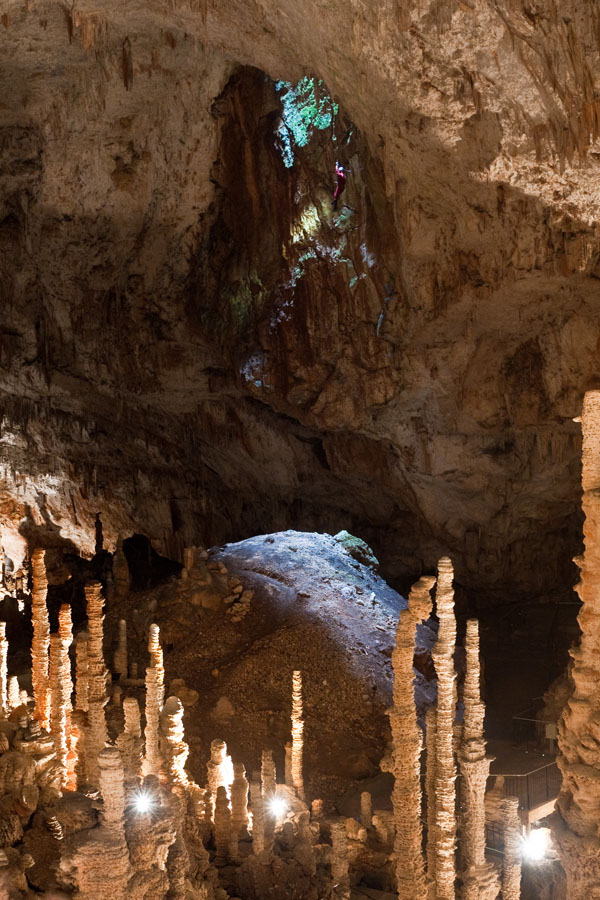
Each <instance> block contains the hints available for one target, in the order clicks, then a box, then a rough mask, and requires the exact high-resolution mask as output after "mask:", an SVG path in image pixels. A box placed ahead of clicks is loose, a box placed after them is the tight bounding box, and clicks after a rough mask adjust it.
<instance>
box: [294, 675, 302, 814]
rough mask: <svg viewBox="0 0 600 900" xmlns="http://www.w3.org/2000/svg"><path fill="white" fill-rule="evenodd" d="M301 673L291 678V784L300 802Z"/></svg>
mask: <svg viewBox="0 0 600 900" xmlns="http://www.w3.org/2000/svg"><path fill="white" fill-rule="evenodd" d="M302 711H303V710H302V672H299V671H294V674H293V676H292V783H293V785H294V788H295V790H296V793H297V794H298V797H299V798H300V800H304V799H305V798H304V780H303V775H302V754H303V747H304V719H303V718H302Z"/></svg>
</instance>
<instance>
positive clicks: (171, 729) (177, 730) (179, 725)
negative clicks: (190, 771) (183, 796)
mask: <svg viewBox="0 0 600 900" xmlns="http://www.w3.org/2000/svg"><path fill="white" fill-rule="evenodd" d="M160 720H161V731H162V735H163V737H162V741H161V747H162V755H163V757H164V760H165V768H166V772H167V778H168V781H169V784H181V785H186V784H188V782H189V779H188V776H187V773H186V771H185V764H186V762H187V758H188V756H189V753H190V748H189V747H188V745H187V744H186V742H185V741H184V737H185V731H184V727H183V704H182V702H181V700H180V699H179V697H169V699H168V700H167V702H166V703H165V705H164V707H163V710H162V713H161V717H160Z"/></svg>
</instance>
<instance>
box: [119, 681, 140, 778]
mask: <svg viewBox="0 0 600 900" xmlns="http://www.w3.org/2000/svg"><path fill="white" fill-rule="evenodd" d="M123 715H124V717H125V723H124V728H123V731H122V732H121V733H120V734H119V735H118V736H117V739H116V742H115V743H116V746H117V747H118V749H119V750H120V752H121V758H122V760H123V768H124V770H125V775H126V776H128V777H136V776H138V775H140V773H141V768H142V757H143V748H144V742H143V740H142V731H141V723H140V706H139V703H138V701H137V700H136V698H135V697H125V699H124V700H123Z"/></svg>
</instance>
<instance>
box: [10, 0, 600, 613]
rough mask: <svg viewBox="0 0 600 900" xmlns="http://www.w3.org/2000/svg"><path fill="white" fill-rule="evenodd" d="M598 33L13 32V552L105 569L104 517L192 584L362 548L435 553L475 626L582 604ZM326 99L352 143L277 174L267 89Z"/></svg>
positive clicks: (318, 17) (24, 8) (445, 12)
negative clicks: (452, 571)
mask: <svg viewBox="0 0 600 900" xmlns="http://www.w3.org/2000/svg"><path fill="white" fill-rule="evenodd" d="M599 23H600V19H599V14H598V12H597V11H596V10H595V9H594V8H593V7H591V6H590V5H586V6H585V7H583V5H582V4H578V3H575V2H574V0H573V2H567V3H560V4H559V3H555V2H553V0H544V2H536V3H531V2H530V0H527V2H521V0H511V2H504V3H503V2H497V3H492V2H484V0H469V2H458V0H456V2H455V0H452V2H443V3H440V2H437V0H435V2H434V0H432V2H421V3H416V2H404V3H397V2H395V0H394V2H385V3H381V4H379V5H378V8H377V12H376V13H375V12H374V11H373V10H372V9H371V8H370V7H367V6H366V5H365V4H363V3H362V2H352V3H346V4H343V5H342V4H339V3H337V2H334V0H332V2H323V0H312V2H307V3H304V4H291V3H288V2H278V3H272V2H270V0H269V2H268V0H257V2H251V3H241V2H240V3H237V2H228V3H227V4H222V3H216V2H215V3H213V2H211V0H200V2H182V3H179V2H176V0H170V2H168V3H160V2H149V3H147V4H145V5H144V8H143V9H137V8H135V9H134V8H131V7H129V6H125V5H123V4H116V3H115V2H114V0H104V2H99V3H95V4H91V3H87V2H82V3H77V4H76V5H75V6H74V7H73V9H72V10H70V11H68V12H66V11H65V9H64V8H63V6H62V5H61V4H58V3H55V2H35V0H29V2H27V3H23V2H18V3H17V2H10V3H8V4H7V6H6V12H5V14H4V15H3V17H2V23H1V25H0V53H1V54H2V59H3V61H4V63H5V65H4V66H3V68H2V71H1V72H0V85H1V88H2V98H3V100H2V113H1V116H0V291H1V297H2V308H3V311H4V316H3V318H2V323H1V331H2V334H1V335H0V390H1V391H2V396H1V398H0V402H1V404H2V417H3V418H2V433H1V436H0V441H1V446H2V452H1V459H0V463H1V471H0V475H1V477H2V482H3V493H2V497H3V500H2V503H1V504H0V521H1V523H2V526H3V535H4V537H3V540H4V541H5V544H7V545H8V544H10V546H11V547H12V548H13V549H11V551H10V552H11V553H13V555H14V556H18V553H19V552H21V551H22V550H23V547H24V543H23V540H22V538H23V537H24V538H26V539H27V541H28V542H29V543H30V544H31V543H32V542H37V541H41V542H46V541H50V540H58V539H59V538H58V537H57V535H59V537H60V539H62V538H67V539H72V540H74V541H75V542H76V543H77V544H78V545H79V546H81V547H82V549H83V550H84V552H89V551H90V550H91V549H92V548H93V520H94V513H95V512H96V510H97V509H101V510H102V513H103V521H104V524H105V534H106V537H107V541H108V543H109V545H110V544H111V543H113V542H114V540H115V539H116V535H117V534H118V533H119V532H122V533H132V532H133V531H143V532H144V533H146V534H148V535H149V536H150V537H151V539H152V540H153V542H154V544H155V546H156V547H157V549H159V550H161V551H162V552H168V553H170V554H171V555H173V556H178V555H180V553H181V548H182V546H183V545H184V544H186V543H192V542H197V541H206V542H213V541H221V540H223V539H225V538H238V537H243V536H245V535H247V534H250V533H252V532H254V531H261V530H263V531H272V530H276V529H278V528H285V527H297V528H301V529H310V528H319V529H328V530H338V528H341V527H348V528H350V530H353V529H354V530H355V531H357V532H358V533H360V534H361V536H363V537H365V538H366V539H368V540H370V541H371V542H372V543H373V545H374V547H375V549H376V551H377V552H378V553H379V555H380V556H381V557H382V559H383V560H384V564H385V571H386V573H387V574H389V575H391V576H395V577H399V576H413V575H417V574H418V573H419V572H420V571H421V569H422V568H430V567H431V566H432V564H433V562H434V560H435V559H436V557H437V556H438V555H440V554H441V553H442V552H443V553H449V554H451V555H452V556H453V558H454V559H455V561H456V570H457V576H458V579H459V581H461V582H462V583H463V584H464V585H466V586H467V587H468V588H469V589H470V590H471V591H472V592H473V594H474V596H475V597H476V598H478V599H479V598H483V597H484V596H488V597H492V596H494V597H501V596H505V595H506V593H507V592H509V593H511V594H513V595H517V596H518V595H531V594H541V595H543V596H545V595H547V594H548V593H549V592H552V591H554V590H556V589H559V590H563V589H568V588H569V586H570V583H571V581H572V579H573V571H572V568H571V567H570V565H569V560H570V557H571V556H572V555H573V553H574V552H575V551H576V550H577V548H578V540H579V538H578V534H579V525H580V522H579V518H578V513H577V510H578V504H579V457H580V438H579V430H578V426H577V425H576V424H575V423H573V422H572V418H573V417H574V416H577V415H578V414H579V410H580V406H581V398H582V394H583V391H584V390H585V389H586V388H587V387H589V385H590V383H591V382H593V380H594V378H595V377H596V374H597V372H596V369H597V356H598V339H599V337H600V331H599V327H598V301H599V298H598V285H599V282H598V274H599V272H600V270H599V269H598V260H599V258H600V244H599V236H598V227H597V225H596V218H597V213H598V193H597V189H596V182H597V179H598V171H597V169H598V158H599V154H600V145H598V143H597V129H598V112H599V107H598V101H597V100H596V91H597V88H596V84H597V80H598V67H599V60H598V46H599V35H600V24H599ZM305 74H315V75H316V76H318V77H319V78H321V79H323V81H324V83H325V85H326V87H327V89H328V91H329V92H330V93H331V94H332V96H333V97H334V98H335V100H336V101H337V102H338V103H339V105H340V111H339V114H338V117H337V123H336V129H337V133H336V135H335V136H336V141H335V142H334V141H333V133H332V131H331V130H330V131H327V129H325V130H323V131H319V132H316V133H315V134H314V136H313V138H312V140H311V141H310V142H309V144H308V145H307V146H306V147H304V148H297V149H296V153H295V162H294V165H293V166H292V167H291V168H286V167H285V165H284V164H283V161H282V158H281V154H280V153H279V151H278V149H277V146H276V141H275V139H274V135H273V130H274V128H275V126H276V123H277V120H278V116H279V114H280V97H279V95H278V92H277V90H276V89H275V86H274V84H273V81H272V80H271V79H273V80H275V79H286V80H289V81H295V80H297V79H299V78H300V77H302V76H303V75H305ZM338 156H341V157H343V159H344V161H346V162H347V163H348V164H349V165H350V168H351V170H352V172H351V175H350V178H349V183H348V188H347V191H346V194H345V195H344V197H345V200H346V206H347V208H346V211H345V212H344V214H343V216H342V217H340V218H335V217H333V215H332V211H331V208H330V206H329V198H330V192H331V183H332V170H333V164H334V162H335V159H336V158H337V157H338ZM307 254H309V255H308V256H307ZM390 284H392V286H393V290H394V293H393V295H392V296H391V299H390V301H389V302H388V303H387V304H384V299H385V297H386V295H389V289H388V288H386V286H389V285H390ZM384 305H385V316H384V318H383V320H382V323H381V326H380V334H379V336H378V335H377V323H378V320H379V316H380V313H381V311H382V309H383V308H384ZM19 547H20V548H21V550H19Z"/></svg>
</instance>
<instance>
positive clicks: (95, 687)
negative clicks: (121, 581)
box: [85, 582, 108, 785]
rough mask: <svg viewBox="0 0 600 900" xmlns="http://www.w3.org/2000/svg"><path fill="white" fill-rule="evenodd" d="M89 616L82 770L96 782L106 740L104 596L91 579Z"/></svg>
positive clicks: (87, 598) (88, 588) (86, 590)
mask: <svg viewBox="0 0 600 900" xmlns="http://www.w3.org/2000/svg"><path fill="white" fill-rule="evenodd" d="M85 597H86V601H87V617H88V632H89V639H88V649H87V663H88V672H87V678H88V727H87V729H86V734H85V773H86V779H87V781H88V782H89V783H90V784H92V785H98V782H99V777H100V772H99V768H98V755H99V753H100V751H101V750H103V749H104V747H105V746H106V743H107V740H108V733H107V730H106V715H105V710H104V707H105V705H106V703H107V701H108V697H107V695H106V676H107V671H106V666H105V664H104V651H103V636H104V627H103V626H104V616H103V613H102V610H103V606H104V598H103V596H102V589H101V585H100V584H99V583H98V582H93V583H92V584H90V585H88V586H87V587H86V588H85Z"/></svg>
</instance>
